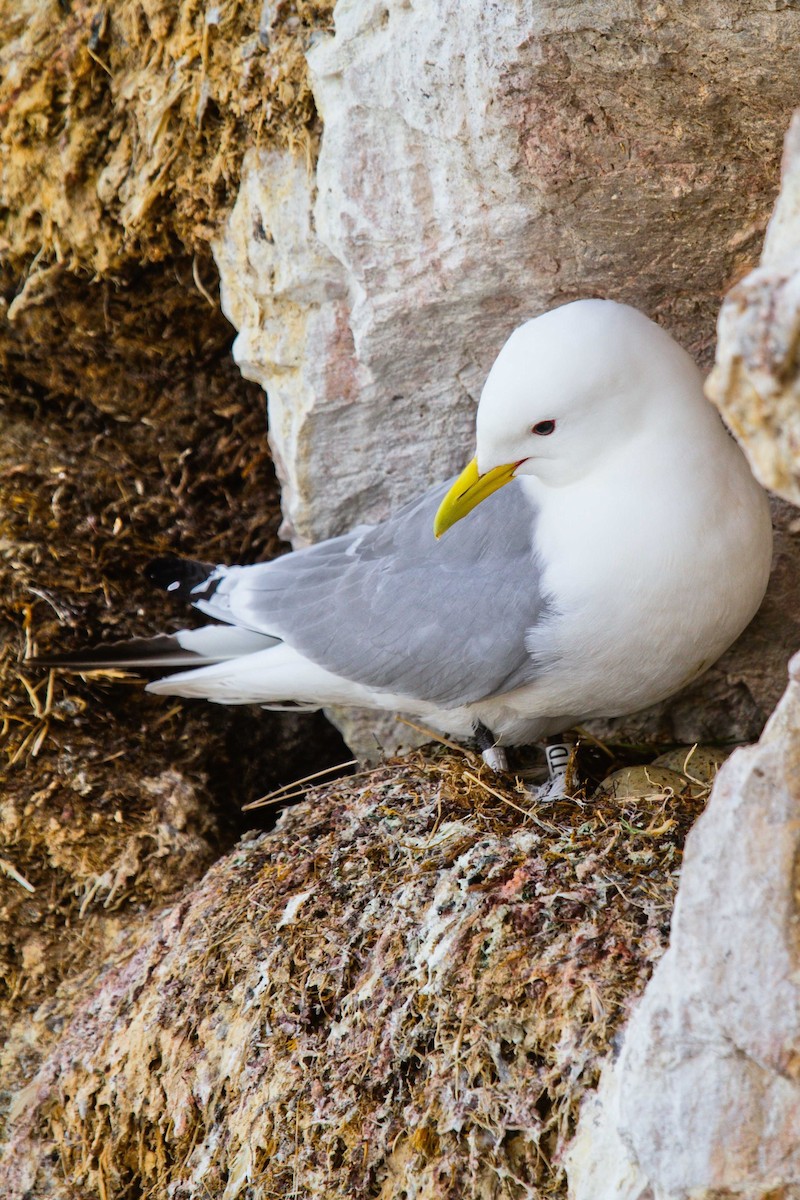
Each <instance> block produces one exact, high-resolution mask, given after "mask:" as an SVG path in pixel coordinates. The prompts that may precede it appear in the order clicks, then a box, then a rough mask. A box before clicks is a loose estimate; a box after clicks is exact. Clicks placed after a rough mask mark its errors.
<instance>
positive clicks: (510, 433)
mask: <svg viewBox="0 0 800 1200" xmlns="http://www.w3.org/2000/svg"><path fill="white" fill-rule="evenodd" d="M709 407H710V406H709V405H708V403H707V401H706V400H705V399H704V397H703V391H702V378H701V376H700V373H699V371H698V369H697V367H696V366H695V364H694V362H693V361H692V359H691V358H690V357H689V355H688V354H687V353H686V352H685V351H684V350H683V349H681V347H680V346H679V345H678V344H677V342H675V341H674V340H673V339H672V338H671V337H670V335H669V334H668V333H666V331H665V330H663V329H661V328H660V327H659V326H658V325H656V324H655V323H654V322H653V321H650V320H649V319H648V318H647V317H645V316H644V315H643V314H642V313H640V312H638V311H637V310H636V309H634V308H630V307H629V306H628V305H625V304H617V303H615V302H614V301H611V300H577V301H575V302H573V303H572V304H565V305H563V306H562V307H561V308H556V309H553V310H552V311H550V312H547V313H544V314H543V315H542V316H539V317H535V318H534V319H533V320H532V321H527V322H526V323H525V324H524V325H521V326H520V327H519V328H518V329H516V330H515V331H514V332H513V333H512V334H511V337H510V338H509V339H508V341H507V342H506V343H505V345H504V346H503V348H502V350H501V351H500V353H499V355H498V356H497V359H496V360H495V363H494V366H493V367H492V369H491V371H490V372H489V375H488V378H487V380H486V383H485V385H484V388H483V392H482V394H481V399H480V404H479V405H478V416H477V427H476V434H477V453H476V455H475V458H474V459H473V460H472V462H471V463H470V464H469V465H468V466H467V467H466V469H465V470H464V471H463V472H462V474H461V475H460V476H459V478H458V479H457V480H456V482H455V483H454V485H453V487H452V488H451V489H450V491H449V492H448V494H447V495H446V496H445V498H444V500H443V501H442V504H441V506H440V508H439V511H438V513H437V515H436V523H435V526H434V532H435V533H436V536H437V537H439V536H441V534H442V533H444V531H445V530H446V529H448V528H449V527H450V526H451V525H454V524H455V522H456V521H459V520H460V519H461V518H462V517H464V516H466V515H467V513H468V512H470V511H471V510H472V509H473V508H474V507H475V505H476V504H479V503H480V502H481V501H482V500H484V499H485V498H486V497H487V496H489V495H491V494H492V492H495V491H497V489H498V488H500V487H502V486H503V485H504V484H506V483H508V482H509V481H510V480H511V479H514V478H517V477H519V476H522V475H529V476H535V477H536V478H537V479H538V480H539V481H540V482H541V483H542V484H543V485H544V486H546V487H563V486H566V485H569V484H571V483H574V482H576V481H577V480H579V479H582V478H584V477H585V476H587V475H589V474H591V473H592V472H593V471H596V470H597V469H598V467H599V466H600V465H601V464H602V463H604V462H605V461H606V459H607V458H608V456H609V455H610V454H614V453H617V452H618V451H619V450H620V448H621V447H624V446H626V445H628V444H629V443H631V442H632V441H634V440H635V439H636V438H638V436H639V434H640V432H641V430H642V429H643V428H648V429H652V428H654V427H655V426H656V425H659V424H660V423H661V422H663V421H664V420H666V419H669V418H670V416H672V417H673V418H675V419H682V418H683V416H685V412H686V411H688V412H690V413H692V412H693V411H698V412H699V413H700V414H701V419H705V410H708V409H709ZM679 410H681V411H679Z"/></svg>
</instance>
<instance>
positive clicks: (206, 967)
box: [0, 755, 699, 1200]
mask: <svg viewBox="0 0 800 1200" xmlns="http://www.w3.org/2000/svg"><path fill="white" fill-rule="evenodd" d="M477 770H478V769H477V767H473V766H472V765H471V763H470V762H469V761H465V760H462V759H453V758H446V757H444V758H433V759H431V758H430V757H428V758H423V757H422V756H421V755H417V756H415V757H413V758H412V759H410V760H408V761H407V762H405V763H402V764H401V763H398V764H395V765H389V766H386V767H383V768H380V769H377V770H374V771H372V772H371V773H368V774H364V775H362V776H360V777H355V778H354V779H352V780H345V781H340V782H339V783H337V784H334V785H332V786H330V787H326V788H318V789H316V790H315V792H314V793H313V794H311V795H310V796H309V797H308V799H307V800H306V801H304V802H303V803H302V804H301V805H299V806H298V807H296V808H294V809H291V810H289V811H287V812H286V813H285V814H284V815H283V817H282V818H281V820H280V822H279V823H278V826H277V827H276V829H275V830H274V831H273V832H271V833H267V834H265V835H261V836H252V837H248V838H247V839H246V840H245V841H243V842H241V843H240V844H239V845H238V846H237V847H236V848H235V849H234V851H233V852H232V853H231V854H229V855H228V856H227V857H225V858H223V859H221V860H220V861H219V862H218V863H217V864H216V865H215V866H213V867H212V868H211V870H210V871H209V872H208V873H207V874H206V875H205V877H204V878H203V880H202V881H201V882H200V883H199V884H198V885H197V886H196V887H195V888H193V889H192V890H191V891H190V892H189V893H188V894H187V895H186V896H185V897H184V899H183V900H182V902H181V903H180V904H177V905H174V906H172V907H171V908H169V909H168V910H167V911H166V912H164V914H163V915H162V916H161V918H160V919H158V920H157V921H154V922H153V924H152V927H151V928H150V929H149V930H145V929H139V930H137V931H136V932H135V934H134V935H132V936H130V937H129V939H128V941H127V943H124V944H123V945H122V946H121V948H120V952H119V955H118V957H117V959H116V961H112V962H110V963H109V965H108V967H107V968H106V970H105V971H103V973H102V974H101V975H100V976H99V977H98V976H97V975H96V974H94V973H91V974H90V975H88V976H87V977H85V978H83V979H76V980H74V981H73V983H72V985H71V986H70V988H69V989H63V990H62V992H61V993H60V994H59V995H58V996H57V997H55V999H54V1000H52V1001H50V1002H48V1003H47V1004H45V1005H44V1006H43V1007H42V1008H41V1009H40V1011H39V1012H38V1013H37V1014H36V1017H35V1026H34V1030H38V1029H39V1028H41V1026H42V1025H47V1024H54V1023H55V1024H57V1025H58V1027H59V1029H60V1035H59V1038H58V1041H57V1042H56V1043H54V1044H53V1045H52V1048H51V1050H50V1052H49V1054H48V1056H47V1057H46V1059H45V1061H44V1062H43V1063H42V1065H41V1067H40V1069H39V1071H38V1072H37V1073H36V1075H35V1076H34V1077H33V1078H32V1079H31V1082H30V1084H29V1086H28V1087H27V1088H26V1089H25V1090H23V1091H21V1092H20V1093H19V1094H18V1095H17V1096H16V1097H15V1099H14V1102H13V1106H12V1111H11V1120H10V1128H9V1136H10V1141H9V1148H8V1150H7V1152H6V1156H5V1158H4V1160H3V1165H2V1167H0V1177H2V1179H3V1181H4V1185H5V1189H4V1194H5V1196H6V1197H7V1198H8V1200H22V1197H24V1196H25V1195H27V1194H30V1193H31V1192H33V1193H35V1194H36V1195H37V1196H38V1197H41V1198H44V1197H55V1196H58V1195H62V1194H63V1189H64V1187H65V1186H66V1183H67V1181H69V1183H70V1186H71V1187H72V1188H73V1189H75V1192H76V1194H80V1195H91V1196H94V1195H108V1196H122V1195H123V1194H124V1193H125V1191H126V1190H128V1191H133V1192H143V1193H147V1192H148V1191H149V1190H155V1191H157V1192H160V1193H161V1194H169V1195H170V1196H173V1197H185V1198H186V1200H189V1197H192V1198H194V1197H196V1196H198V1195H206V1194H210V1195H214V1196H224V1197H226V1200H234V1198H236V1197H245V1196H247V1197H248V1198H249V1200H261V1198H266V1197H271V1196H275V1195H281V1196H283V1195H288V1194H292V1193H296V1194H298V1195H305V1196H313V1197H314V1198H315V1200H325V1198H327V1197H331V1198H332V1197H366V1196H376V1197H377V1196H380V1197H384V1198H386V1200H389V1197H395V1196H397V1195H399V1194H403V1193H405V1194H407V1195H409V1196H411V1195H413V1196H415V1197H418V1198H420V1200H422V1197H430V1198H431V1200H433V1198H434V1197H437V1198H444V1197H452V1198H453V1200H455V1198H456V1197H458V1200H477V1198H478V1197H482V1198H484V1200H488V1198H489V1197H498V1200H499V1197H501V1196H502V1197H505V1196H514V1197H518V1196H519V1197H521V1196H532V1195H536V1196H542V1197H544V1196H549V1195H563V1187H564V1181H563V1176H562V1173H561V1156H562V1152H563V1149H564V1147H565V1145H566V1143H567V1141H568V1140H569V1137H570V1135H571V1132H572V1130H573V1127H574V1123H575V1118H576V1114H577V1109H578V1105H579V1102H580V1099H581V1097H582V1096H583V1095H584V1094H585V1092H586V1091H587V1089H590V1088H592V1087H593V1086H594V1083H595V1080H596V1074H597V1066H598V1063H599V1061H600V1060H601V1058H602V1057H603V1055H604V1054H606V1053H607V1052H608V1049H609V1046H610V1044H611V1040H612V1038H613V1036H614V1034H615V1031H617V1030H618V1029H619V1027H620V1025H621V1023H622V1021H623V1020H624V1018H625V1016H626V1014H627V1013H628V1011H629V1010H630V1007H631V1005H632V1003H633V1001H634V1000H635V998H636V997H637V996H638V995H639V993H640V992H641V990H642V987H643V986H644V983H645V981H646V980H647V978H648V976H649V974H650V972H651V970H652V967H653V965H654V963H655V962H656V961H657V960H658V958H659V957H660V956H661V954H662V952H663V950H664V948H665V945H666V938H667V933H668V928H669V918H670V912H671V908H672V900H673V896H674V892H675V887H676V883H677V872H678V867H679V864H680V858H681V844H682V840H683V837H684V836H685V833H686V830H687V828H688V826H689V824H690V823H691V821H692V819H693V818H694V816H695V815H696V814H697V812H698V811H699V805H698V803H697V802H696V801H694V800H691V799H684V798H682V797H680V796H679V795H664V796H662V797H661V799H660V803H659V808H658V812H655V811H654V808H653V805H652V803H647V802H640V801H637V800H635V799H633V798H630V799H628V800H626V801H625V803H624V804H619V803H618V802H616V801H615V802H609V801H607V800H605V799H598V800H597V801H595V802H594V803H591V804H585V803H576V802H574V801H564V802H559V803H557V804H550V805H542V806H539V807H537V806H536V805H535V804H533V803H532V802H531V800H530V798H529V797H528V796H526V795H525V793H524V791H522V790H515V789H514V788H513V787H509V786H508V785H507V784H503V783H499V784H498V783H497V781H496V779H493V780H492V781H491V782H487V780H486V779H485V778H484V777H482V776H479V775H478V774H477ZM654 819H657V822H658V824H659V825H660V826H661V832H660V833H657V834H654V832H653V830H654Z"/></svg>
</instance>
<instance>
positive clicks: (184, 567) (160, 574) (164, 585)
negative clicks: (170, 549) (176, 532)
mask: <svg viewBox="0 0 800 1200" xmlns="http://www.w3.org/2000/svg"><path fill="white" fill-rule="evenodd" d="M214 570H215V568H214V567H212V566H211V565H210V564H209V563H202V562H195V561H193V560H192V559H190V558H176V557H175V556H174V555H170V556H168V557H165V558H154V559H153V560H152V561H151V562H149V563H148V564H147V565H146V567H145V568H144V575H145V578H146V579H148V580H149V581H150V583H153V584H155V586H156V587H159V588H161V589H162V590H163V591H165V592H170V593H171V595H173V596H177V597H178V598H179V599H181V600H196V599H197V598H198V595H199V594H202V593H198V592H196V591H195V588H199V587H201V586H202V584H204V583H205V582H206V580H207V579H208V577H209V576H210V575H211V573H212V572H213V571H214ZM215 587H216V581H215V582H214V584H213V585H212V587H211V591H210V592H209V593H207V594H208V595H210V594H211V592H213V591H214V588H215Z"/></svg>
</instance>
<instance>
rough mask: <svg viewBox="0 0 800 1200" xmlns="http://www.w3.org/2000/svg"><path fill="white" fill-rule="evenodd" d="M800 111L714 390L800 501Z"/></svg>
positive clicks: (740, 288)
mask: <svg viewBox="0 0 800 1200" xmlns="http://www.w3.org/2000/svg"><path fill="white" fill-rule="evenodd" d="M798 338H800V111H799V112H797V113H795V116H794V118H793V120H792V123H791V126H790V128H789V132H788V134H787V135H786V143H785V146H784V153H783V173H782V181H781V191H780V196H779V197H778V203H777V204H776V206H775V211H774V213H773V214H772V219H771V220H770V223H769V227H768V229H767V236H766V239H765V241H764V251H763V253H762V255H761V264H760V266H759V267H757V268H756V270H755V271H751V272H750V274H749V275H747V276H746V277H745V278H744V279H743V280H742V281H741V282H740V283H738V284H737V285H736V287H734V288H733V289H732V290H731V291H730V292H729V293H728V295H727V296H726V298H725V303H724V304H723V306H722V311H721V313H720V317H719V342H718V346H717V360H716V364H715V367H714V370H713V372H712V375H711V377H710V379H709V381H708V393H709V395H710V396H711V397H712V399H713V400H714V401H715V403H716V404H717V405H718V406H719V408H720V409H721V411H722V414H723V416H724V417H725V420H726V421H727V422H728V423H729V425H730V427H731V429H732V430H733V431H734V433H735V434H736V436H737V438H738V439H739V441H740V442H741V444H742V445H743V446H744V447H745V449H746V450H747V454H748V456H749V458H750V461H751V463H752V465H753V470H754V472H755V474H756V476H757V477H758V479H760V480H761V482H762V483H763V485H764V487H766V488H770V489H771V490H772V491H774V492H777V493H778V494H779V495H781V496H784V497H785V498H786V499H787V500H791V501H792V503H793V504H796V505H797V504H800V416H798V413H800V362H798Z"/></svg>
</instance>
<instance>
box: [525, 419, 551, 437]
mask: <svg viewBox="0 0 800 1200" xmlns="http://www.w3.org/2000/svg"><path fill="white" fill-rule="evenodd" d="M555 427H556V423H555V421H537V422H536V424H535V425H534V426H532V427H531V433H536V434H538V435H539V437H547V436H548V435H549V434H551V433H552V432H553V430H554V429H555Z"/></svg>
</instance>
